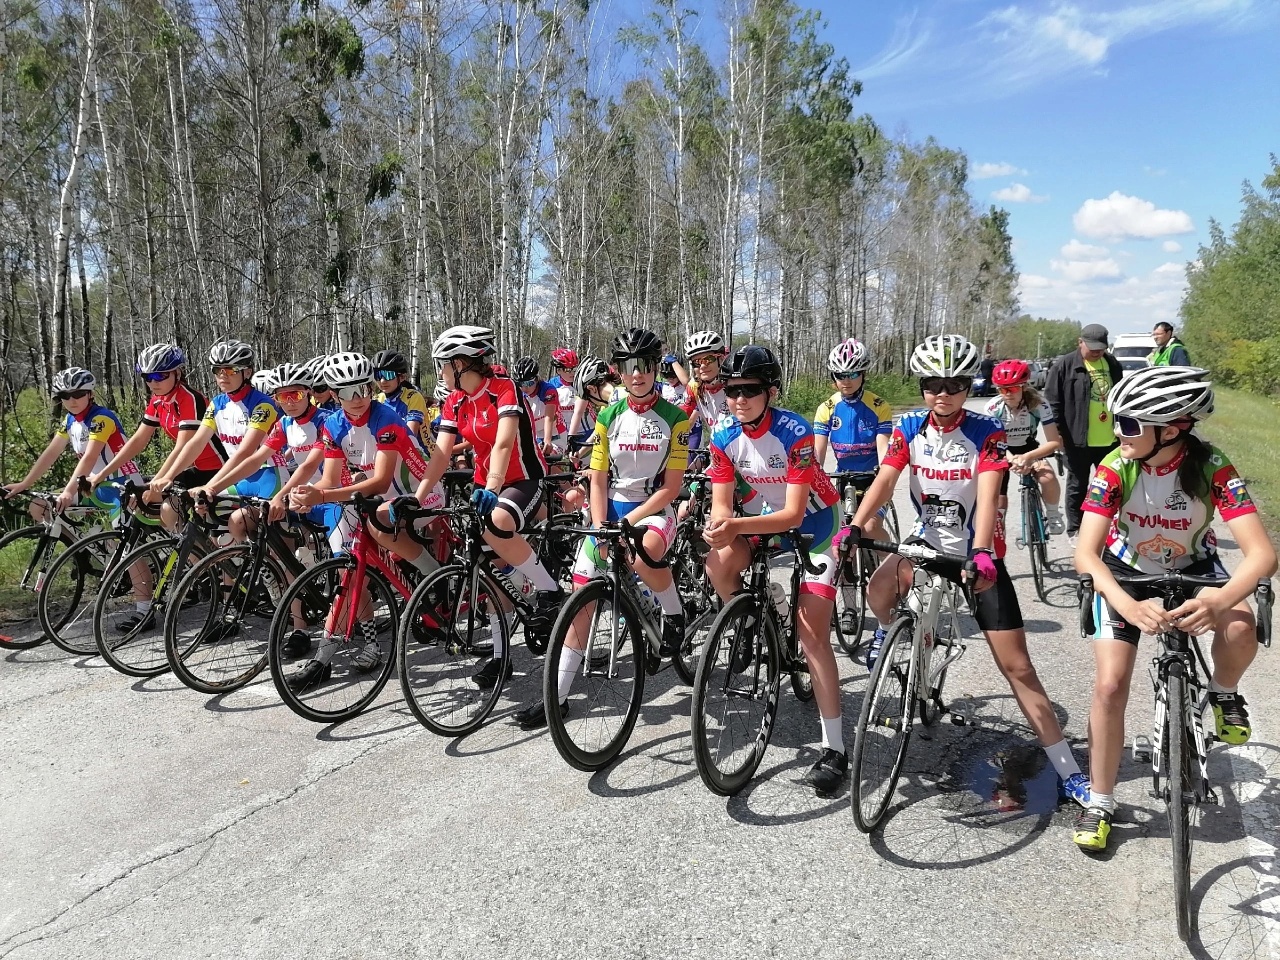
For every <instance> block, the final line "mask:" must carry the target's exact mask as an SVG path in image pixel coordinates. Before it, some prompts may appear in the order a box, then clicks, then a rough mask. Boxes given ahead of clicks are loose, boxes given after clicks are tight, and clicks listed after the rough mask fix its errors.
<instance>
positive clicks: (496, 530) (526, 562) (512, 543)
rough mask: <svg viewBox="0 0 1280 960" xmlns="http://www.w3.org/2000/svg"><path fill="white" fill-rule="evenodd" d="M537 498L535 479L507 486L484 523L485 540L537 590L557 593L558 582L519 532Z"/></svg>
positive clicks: (530, 513) (558, 590) (558, 592)
mask: <svg viewBox="0 0 1280 960" xmlns="http://www.w3.org/2000/svg"><path fill="white" fill-rule="evenodd" d="M537 502H538V482H537V481H536V480H525V481H522V482H520V483H516V484H513V485H511V486H509V487H506V488H505V489H504V490H503V491H502V493H501V494H499V496H498V505H497V506H496V507H495V508H494V510H493V513H491V514H490V515H489V519H488V521H487V522H486V524H485V532H484V541H485V543H487V544H488V545H489V547H490V548H492V550H493V552H494V553H495V554H497V555H498V557H500V558H501V559H502V560H504V561H506V562H507V563H508V564H510V565H511V566H513V567H515V568H516V569H517V570H518V571H520V573H522V574H524V576H525V577H526V578H527V579H528V580H529V582H530V583H532V584H533V588H534V589H535V590H537V591H538V592H539V593H555V594H556V595H557V596H558V595H559V594H560V587H559V584H557V583H556V581H555V579H554V578H553V577H552V576H551V574H550V573H549V572H548V571H547V568H546V567H544V566H543V565H542V561H541V560H539V559H538V557H537V554H535V553H534V551H533V548H532V547H530V546H529V542H528V541H527V540H525V538H524V537H522V536H521V535H520V531H522V530H523V529H524V526H525V523H526V522H527V521H528V519H529V517H531V516H532V514H533V510H534V506H535V505H536V504H537Z"/></svg>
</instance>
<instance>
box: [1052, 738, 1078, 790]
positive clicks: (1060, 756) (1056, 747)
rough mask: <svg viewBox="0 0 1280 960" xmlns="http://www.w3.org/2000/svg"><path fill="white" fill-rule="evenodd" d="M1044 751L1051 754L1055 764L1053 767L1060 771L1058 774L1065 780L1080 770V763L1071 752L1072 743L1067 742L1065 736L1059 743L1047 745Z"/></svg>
mask: <svg viewBox="0 0 1280 960" xmlns="http://www.w3.org/2000/svg"><path fill="white" fill-rule="evenodd" d="M1044 752H1045V753H1047V754H1048V755H1049V762H1050V763H1052V764H1053V769H1054V770H1056V771H1057V772H1058V776H1060V777H1061V778H1062V779H1063V780H1065V779H1067V777H1069V776H1071V775H1072V774H1073V773H1079V772H1080V764H1078V763H1076V758H1075V755H1074V754H1072V752H1071V745H1070V744H1068V743H1067V741H1066V738H1065V737H1064V738H1063V739H1061V740H1059V741H1058V742H1057V743H1055V744H1053V745H1051V746H1048V747H1045V748H1044Z"/></svg>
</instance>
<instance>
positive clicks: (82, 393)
mask: <svg viewBox="0 0 1280 960" xmlns="http://www.w3.org/2000/svg"><path fill="white" fill-rule="evenodd" d="M92 392H93V391H92V390H70V391H68V392H67V393H60V394H58V396H57V399H58V400H83V399H84V398H85V397H87V396H89V394H90V393H92Z"/></svg>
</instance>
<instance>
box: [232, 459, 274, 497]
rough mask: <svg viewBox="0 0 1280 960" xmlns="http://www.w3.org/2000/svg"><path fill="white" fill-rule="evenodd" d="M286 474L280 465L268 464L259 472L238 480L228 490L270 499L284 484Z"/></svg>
mask: <svg viewBox="0 0 1280 960" xmlns="http://www.w3.org/2000/svg"><path fill="white" fill-rule="evenodd" d="M286 479H287V477H286V475H285V474H284V472H283V471H282V470H280V468H279V467H274V466H266V467H263V468H262V469H261V470H259V471H258V472H257V473H254V474H251V475H250V476H247V477H245V478H244V479H243V480H237V481H236V484H235V486H233V487H232V488H231V489H230V490H228V491H227V493H229V494H235V495H238V496H241V497H261V498H262V499H263V500H270V499H271V498H272V497H274V496H275V495H276V494H277V493H279V492H280V488H281V487H283V486H284V482H285V480H286Z"/></svg>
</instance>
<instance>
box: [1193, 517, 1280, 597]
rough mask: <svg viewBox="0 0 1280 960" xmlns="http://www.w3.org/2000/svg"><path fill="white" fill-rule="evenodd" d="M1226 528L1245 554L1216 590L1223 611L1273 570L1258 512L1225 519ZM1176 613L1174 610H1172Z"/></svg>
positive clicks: (1273, 561)
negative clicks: (1219, 593)
mask: <svg viewBox="0 0 1280 960" xmlns="http://www.w3.org/2000/svg"><path fill="white" fill-rule="evenodd" d="M1227 529H1228V530H1230V531H1231V536H1232V538H1233V539H1234V540H1235V542H1236V544H1237V546H1239V547H1240V551H1241V552H1242V553H1243V554H1244V559H1242V560H1241V561H1240V562H1239V563H1238V564H1237V565H1236V569H1235V572H1234V573H1233V574H1231V578H1230V579H1229V580H1228V581H1227V582H1226V583H1224V584H1223V585H1222V586H1221V587H1220V588H1218V589H1219V591H1220V592H1221V602H1220V603H1219V607H1220V608H1221V609H1222V610H1229V609H1231V608H1232V607H1234V606H1236V605H1237V604H1239V603H1241V602H1242V601H1243V600H1244V599H1245V598H1246V597H1249V596H1252V595H1253V591H1254V589H1255V588H1256V587H1257V586H1258V581H1259V580H1262V579H1264V578H1268V577H1273V576H1275V573H1276V549H1275V547H1274V546H1273V545H1272V543H1271V538H1270V537H1268V536H1267V530H1266V527H1264V526H1263V525H1262V518H1261V517H1260V516H1259V515H1258V514H1257V513H1243V514H1240V515H1239V516H1237V517H1235V518H1233V519H1231V520H1228V521H1227ZM1174 612H1175V613H1176V612H1177V611H1174Z"/></svg>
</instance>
